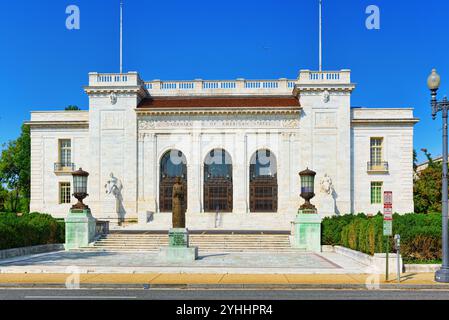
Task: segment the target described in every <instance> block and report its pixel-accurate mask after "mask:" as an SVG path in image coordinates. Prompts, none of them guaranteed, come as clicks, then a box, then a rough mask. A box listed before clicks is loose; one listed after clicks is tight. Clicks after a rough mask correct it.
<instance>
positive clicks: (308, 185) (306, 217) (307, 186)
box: [293, 168, 321, 252]
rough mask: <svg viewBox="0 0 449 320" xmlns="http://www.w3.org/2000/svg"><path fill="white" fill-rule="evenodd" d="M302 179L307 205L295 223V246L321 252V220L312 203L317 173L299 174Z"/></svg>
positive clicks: (302, 188)
mask: <svg viewBox="0 0 449 320" xmlns="http://www.w3.org/2000/svg"><path fill="white" fill-rule="evenodd" d="M299 176H300V177H301V197H302V198H303V199H304V200H305V203H304V204H303V205H302V206H301V207H300V208H299V210H298V214H297V216H296V219H295V221H294V222H293V246H294V247H295V248H298V249H304V250H306V251H312V252H321V218H320V216H319V215H318V211H317V209H316V207H315V206H314V205H313V204H311V203H310V200H311V199H312V198H313V197H315V192H314V190H315V176H316V172H314V171H312V170H309V168H307V169H306V170H304V171H302V172H300V173H299Z"/></svg>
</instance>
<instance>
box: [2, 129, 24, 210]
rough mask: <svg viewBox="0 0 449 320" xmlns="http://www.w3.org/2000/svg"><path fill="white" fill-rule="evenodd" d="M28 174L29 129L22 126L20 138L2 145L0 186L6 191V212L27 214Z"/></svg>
mask: <svg viewBox="0 0 449 320" xmlns="http://www.w3.org/2000/svg"><path fill="white" fill-rule="evenodd" d="M30 172H31V138H30V127H29V126H26V125H23V126H22V133H21V135H20V137H19V138H17V139H16V140H13V141H9V142H8V144H6V145H4V146H3V151H2V153H1V156H0V184H2V185H3V186H4V187H5V188H7V190H8V193H7V196H6V199H4V207H5V208H6V210H10V211H12V212H28V210H29V202H30V201H29V199H30Z"/></svg>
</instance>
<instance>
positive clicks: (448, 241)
mask: <svg viewBox="0 0 449 320" xmlns="http://www.w3.org/2000/svg"><path fill="white" fill-rule="evenodd" d="M440 84H441V78H440V76H439V74H438V73H437V71H436V70H435V69H433V70H432V73H431V74H430V76H429V78H428V79H427V86H428V87H429V89H430V92H431V96H432V100H431V102H430V105H431V107H432V118H433V120H435V119H436V116H437V113H438V112H439V111H441V112H442V118H443V191H442V196H443V197H442V198H443V199H442V228H443V232H442V233H443V263H442V266H441V268H440V269H439V270H437V271H436V272H435V281H437V282H445V283H449V234H448V199H447V196H448V186H447V173H448V172H447V171H448V170H447V158H448V145H447V143H448V137H447V134H448V130H447V125H448V121H447V117H448V111H449V101H448V100H447V98H446V97H444V98H443V100H442V101H438V100H437V91H438V89H439V88H440Z"/></svg>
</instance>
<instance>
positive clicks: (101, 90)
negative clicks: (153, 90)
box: [84, 86, 149, 99]
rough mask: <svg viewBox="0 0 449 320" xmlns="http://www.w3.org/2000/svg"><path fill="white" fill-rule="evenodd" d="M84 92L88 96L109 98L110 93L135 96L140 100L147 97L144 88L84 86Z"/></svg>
mask: <svg viewBox="0 0 449 320" xmlns="http://www.w3.org/2000/svg"><path fill="white" fill-rule="evenodd" d="M84 92H86V93H87V94H88V95H89V96H110V94H111V93H115V94H117V95H123V94H136V95H138V96H139V98H141V99H142V98H145V97H147V96H149V93H148V91H147V90H146V89H145V87H142V86H121V87H108V86H104V87H97V86H95V87H92V86H90V87H89V86H86V87H84Z"/></svg>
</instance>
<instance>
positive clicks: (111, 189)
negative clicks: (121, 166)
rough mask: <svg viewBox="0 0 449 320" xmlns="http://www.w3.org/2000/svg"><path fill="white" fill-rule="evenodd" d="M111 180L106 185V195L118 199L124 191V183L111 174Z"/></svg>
mask: <svg viewBox="0 0 449 320" xmlns="http://www.w3.org/2000/svg"><path fill="white" fill-rule="evenodd" d="M109 177H110V178H109V180H108V182H107V183H106V184H105V186H104V187H105V189H106V194H109V195H113V196H115V197H118V196H119V195H120V193H121V191H122V189H123V185H122V182H121V181H120V180H119V179H117V178H116V177H114V174H113V173H112V172H111V174H110V175H109Z"/></svg>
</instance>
